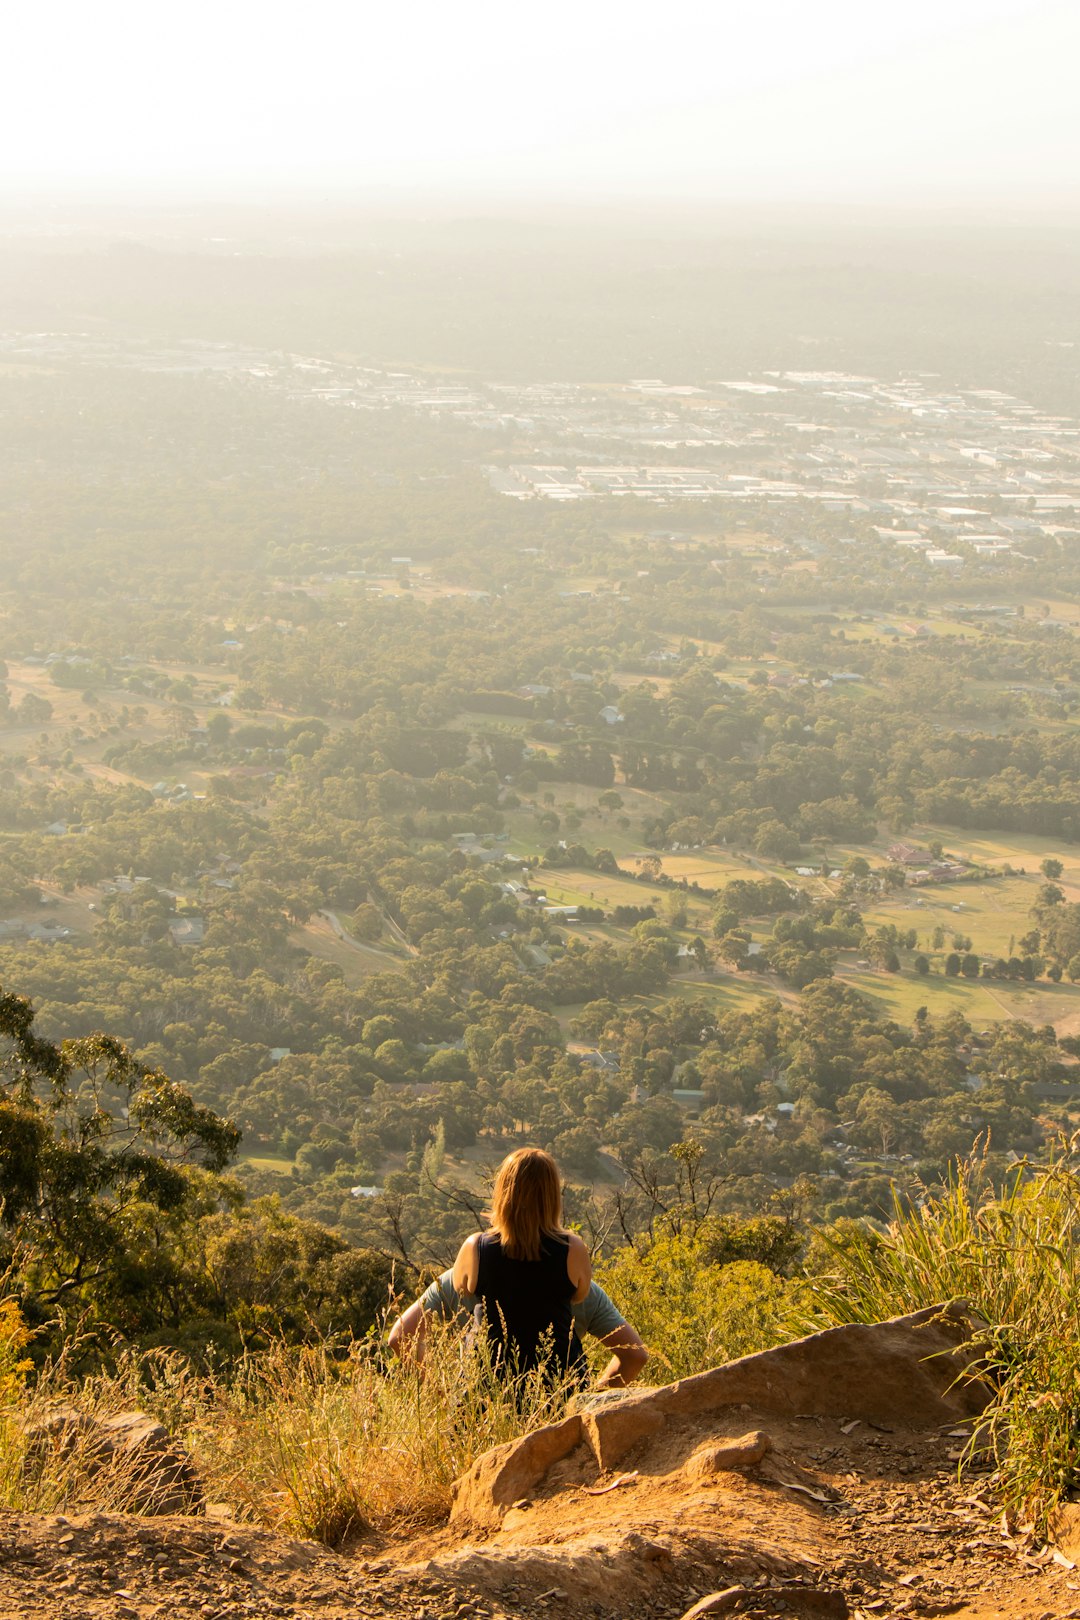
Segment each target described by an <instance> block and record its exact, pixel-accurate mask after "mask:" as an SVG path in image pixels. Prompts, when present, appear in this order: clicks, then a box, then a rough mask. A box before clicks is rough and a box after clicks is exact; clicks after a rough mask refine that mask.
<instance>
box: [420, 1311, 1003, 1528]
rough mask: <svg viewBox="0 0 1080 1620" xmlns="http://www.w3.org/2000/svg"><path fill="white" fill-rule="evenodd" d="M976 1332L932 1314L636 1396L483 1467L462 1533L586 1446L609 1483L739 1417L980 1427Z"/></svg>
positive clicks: (836, 1333) (463, 1513)
mask: <svg viewBox="0 0 1080 1620" xmlns="http://www.w3.org/2000/svg"><path fill="white" fill-rule="evenodd" d="M969 1332H970V1329H969V1325H968V1323H967V1321H966V1319H965V1318H964V1316H963V1314H962V1312H961V1311H960V1310H959V1309H956V1308H953V1307H950V1306H947V1305H940V1306H932V1307H930V1308H929V1309H927V1310H923V1311H917V1312H914V1313H913V1314H911V1315H908V1316H898V1317H894V1318H892V1320H890V1321H887V1322H875V1323H861V1322H856V1323H850V1324H847V1325H845V1326H843V1327H836V1328H829V1329H827V1330H826V1331H825V1332H822V1333H814V1334H811V1335H810V1336H809V1337H808V1338H805V1339H798V1340H796V1341H795V1342H794V1343H792V1344H785V1345H780V1346H779V1347H778V1348H777V1349H775V1350H764V1351H761V1352H760V1353H759V1354H757V1355H753V1356H744V1357H743V1358H742V1359H741V1360H739V1361H731V1362H728V1363H727V1364H726V1365H725V1366H722V1367H715V1368H713V1369H712V1371H710V1372H704V1373H699V1374H698V1375H697V1376H696V1377H693V1378H684V1379H681V1380H680V1381H679V1382H678V1383H675V1384H667V1385H665V1386H663V1387H662V1388H660V1389H645V1390H641V1391H636V1392H631V1393H629V1394H627V1395H626V1396H625V1398H624V1399H622V1400H619V1401H616V1402H613V1403H611V1404H605V1405H602V1406H599V1407H596V1408H595V1409H592V1410H586V1411H584V1412H582V1413H581V1414H580V1416H575V1417H571V1418H567V1419H566V1420H564V1422H562V1423H559V1424H555V1425H552V1426H551V1427H550V1428H546V1429H540V1430H537V1431H535V1432H534V1433H533V1434H530V1435H528V1436H526V1437H525V1439H523V1440H520V1441H512V1442H510V1443H509V1444H508V1445H505V1446H500V1447H498V1448H497V1450H496V1451H494V1452H488V1453H487V1454H486V1455H485V1456H483V1457H481V1458H480V1459H479V1460H478V1461H477V1462H476V1463H475V1464H474V1466H473V1467H472V1468H471V1469H470V1470H469V1472H468V1473H467V1474H465V1475H463V1476H462V1478H461V1479H460V1480H459V1481H458V1482H457V1484H456V1486H455V1495H454V1506H453V1510H452V1514H451V1523H452V1524H456V1525H458V1526H461V1525H464V1524H472V1525H477V1526H481V1527H487V1528H493V1527H495V1526H497V1525H498V1524H499V1523H500V1522H501V1520H502V1517H503V1515H504V1513H505V1512H506V1510H507V1509H508V1508H509V1507H511V1506H512V1505H513V1504H514V1503H515V1502H516V1501H517V1500H518V1499H519V1498H521V1497H523V1496H526V1495H527V1494H528V1493H529V1492H530V1491H532V1490H535V1489H536V1488H537V1486H539V1485H541V1483H542V1481H543V1480H544V1478H545V1476H546V1474H547V1472H548V1470H549V1469H550V1468H551V1466H552V1465H553V1464H554V1463H556V1462H558V1461H560V1460H561V1459H562V1458H564V1457H566V1456H568V1455H569V1454H570V1453H572V1452H573V1451H574V1450H575V1448H576V1447H577V1446H578V1445H579V1444H580V1443H584V1444H585V1445H587V1446H588V1449H589V1451H590V1452H591V1454H592V1457H593V1459H594V1460H595V1464H596V1467H597V1468H598V1469H599V1470H600V1472H601V1473H606V1472H609V1471H610V1470H611V1469H613V1468H615V1467H617V1465H618V1464H619V1463H620V1462H621V1460H622V1459H623V1458H624V1457H625V1456H626V1455H627V1453H628V1452H629V1451H630V1450H631V1449H633V1448H634V1447H636V1446H639V1445H641V1444H642V1443H644V1442H645V1441H647V1440H648V1439H649V1438H650V1437H652V1436H656V1435H659V1434H660V1433H661V1432H662V1431H663V1430H665V1429H666V1428H667V1427H668V1426H669V1425H671V1424H672V1423H678V1422H680V1421H681V1420H692V1421H697V1422H698V1423H700V1422H701V1421H702V1420H703V1419H707V1418H709V1417H712V1416H714V1415H715V1416H718V1415H719V1414H721V1413H723V1412H724V1411H726V1410H728V1409H731V1408H734V1407H739V1406H748V1407H752V1408H753V1409H754V1410H755V1411H756V1412H761V1413H771V1412H775V1413H778V1414H783V1415H792V1416H793V1415H796V1414H799V1413H809V1414H814V1415H816V1416H820V1417H837V1418H847V1419H852V1420H854V1419H861V1420H863V1421H867V1422H871V1423H879V1424H886V1425H902V1426H905V1427H907V1428H911V1429H919V1430H924V1429H931V1428H934V1427H937V1426H938V1425H940V1424H943V1423H946V1422H948V1421H949V1420H957V1421H958V1420H961V1419H964V1418H969V1417H972V1416H973V1415H975V1414H976V1413H978V1412H980V1411H981V1410H982V1408H983V1406H984V1405H985V1404H986V1399H987V1392H986V1390H985V1389H984V1387H983V1386H982V1385H981V1384H979V1383H978V1382H977V1381H976V1380H973V1379H970V1378H966V1377H965V1376H964V1372H965V1368H966V1366H967V1358H966V1357H965V1355H964V1352H963V1350H962V1346H963V1344H964V1342H965V1340H966V1339H967V1338H968V1337H969ZM724 1443H725V1444H726V1445H727V1444H731V1443H732V1442H730V1441H725V1442H724ZM762 1454H763V1455H764V1453H762ZM734 1466H741V1465H739V1464H735V1465H734Z"/></svg>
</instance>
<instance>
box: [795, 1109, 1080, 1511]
mask: <svg viewBox="0 0 1080 1620" xmlns="http://www.w3.org/2000/svg"><path fill="white" fill-rule="evenodd" d="M1077 1146H1078V1144H1077V1142H1076V1140H1075V1139H1074V1141H1073V1142H1072V1143H1070V1144H1069V1148H1068V1150H1067V1151H1066V1152H1065V1153H1064V1154H1063V1155H1062V1156H1061V1157H1060V1158H1058V1159H1057V1160H1056V1161H1055V1162H1053V1163H1051V1164H1050V1165H1049V1166H1048V1167H1046V1168H1043V1169H1040V1170H1037V1171H1034V1172H1033V1171H1032V1170H1031V1169H1030V1168H1029V1167H1028V1166H1025V1165H1021V1166H1020V1167H1019V1168H1017V1169H1016V1170H1015V1171H1014V1172H1013V1173H1012V1174H1011V1176H1010V1178H1009V1180H1008V1182H1007V1184H1006V1185H1005V1187H1004V1189H1003V1190H1001V1191H1000V1192H999V1191H997V1190H996V1189H995V1187H994V1185H993V1182H992V1181H991V1178H990V1174H989V1168H988V1163H987V1160H986V1159H985V1157H972V1158H970V1159H968V1160H966V1161H964V1162H963V1163H962V1164H961V1165H960V1166H959V1167H958V1168H957V1169H956V1171H955V1172H954V1174H953V1176H952V1177H951V1179H950V1181H949V1184H948V1186H947V1188H946V1190H945V1191H944V1192H943V1193H942V1194H941V1195H940V1196H937V1197H932V1198H931V1197H928V1198H926V1199H925V1200H924V1201H923V1202H922V1203H921V1204H920V1205H919V1206H918V1207H916V1208H912V1207H910V1205H908V1204H904V1203H901V1201H900V1199H899V1197H898V1196H895V1195H894V1212H893V1220H892V1222H891V1224H890V1226H889V1228H888V1230H887V1232H886V1233H885V1235H884V1236H879V1235H878V1234H877V1233H875V1232H872V1231H870V1230H867V1229H864V1228H862V1227H859V1226H855V1225H853V1224H848V1225H845V1227H844V1228H843V1230H842V1231H839V1232H834V1233H833V1234H832V1235H831V1237H830V1238H828V1239H827V1243H828V1248H829V1260H828V1264H827V1266H826V1268H825V1270H824V1272H823V1274H822V1275H821V1276H819V1277H818V1278H817V1279H816V1280H815V1281H814V1282H813V1283H812V1284H811V1288H810V1294H811V1297H812V1300H813V1308H812V1311H811V1312H810V1313H809V1314H808V1315H806V1316H804V1317H803V1318H801V1321H800V1325H801V1326H803V1327H804V1328H806V1327H810V1326H814V1327H820V1326H822V1325H827V1324H833V1323H838V1322H874V1321H881V1320H882V1319H883V1318H887V1317H890V1316H896V1315H898V1314H901V1313H903V1312H906V1311H913V1310H919V1309H922V1308H923V1307H924V1306H928V1305H934V1304H937V1303H941V1302H943V1301H947V1300H954V1299H960V1300H963V1301H965V1302H967V1303H968V1305H969V1306H970V1310H971V1314H972V1319H973V1321H974V1322H975V1323H977V1324H978V1326H977V1335H976V1337H975V1339H974V1340H973V1341H972V1344H971V1346H970V1348H971V1349H972V1350H973V1352H974V1354H975V1360H974V1361H973V1363H972V1368H971V1372H972V1374H973V1375H982V1376H984V1377H986V1379H987V1380H988V1382H989V1383H990V1385H991V1387H992V1388H993V1390H994V1392H995V1393H994V1395H993V1397H992V1399H991V1402H990V1405H989V1406H988V1408H987V1410H986V1412H985V1413H984V1415H983V1417H982V1418H981V1419H980V1421H979V1423H978V1424H977V1425H976V1428H975V1432H974V1435H973V1438H972V1441H971V1444H970V1447H969V1454H973V1453H975V1452H976V1451H979V1450H986V1449H989V1451H990V1453H991V1455H992V1456H993V1458H994V1460H995V1462H996V1464H997V1467H998V1469H999V1478H1000V1484H1001V1489H1002V1493H1003V1496H1004V1498H1005V1502H1006V1505H1007V1506H1008V1508H1009V1510H1010V1511H1011V1512H1013V1513H1015V1514H1016V1515H1018V1516H1019V1517H1021V1518H1024V1519H1030V1520H1032V1521H1033V1522H1034V1523H1035V1524H1036V1525H1037V1526H1038V1528H1039V1529H1040V1530H1042V1531H1045V1529H1046V1526H1047V1523H1048V1520H1049V1517H1050V1515H1051V1514H1052V1512H1053V1510H1054V1508H1055V1507H1056V1506H1057V1505H1058V1504H1059V1503H1060V1502H1061V1501H1063V1500H1064V1499H1065V1498H1066V1497H1067V1496H1069V1495H1070V1494H1071V1493H1072V1492H1074V1491H1075V1489H1076V1487H1077V1483H1078V1482H1080V1425H1078V1423H1077V1412H1078V1411H1080V1181H1078V1180H1077V1172H1078V1170H1080V1156H1078V1154H1077ZM984 1324H985V1325H984Z"/></svg>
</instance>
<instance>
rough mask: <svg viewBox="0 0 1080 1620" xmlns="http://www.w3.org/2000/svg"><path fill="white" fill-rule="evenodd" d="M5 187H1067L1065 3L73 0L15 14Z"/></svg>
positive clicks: (1028, 190) (753, 193)
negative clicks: (181, 2)
mask: <svg viewBox="0 0 1080 1620" xmlns="http://www.w3.org/2000/svg"><path fill="white" fill-rule="evenodd" d="M6 32H7V59H8V67H9V74H8V76H7V80H8V82H7V83H6V85H5V93H4V99H3V106H2V108H0V154H2V155H0V185H2V186H3V187H4V188H5V189H6V190H8V191H9V192H10V191H12V190H14V191H27V190H30V191H33V190H35V189H37V190H40V189H41V188H46V189H49V190H55V189H65V188H70V187H71V186H72V185H81V186H88V187H90V188H93V189H97V188H99V187H102V186H108V187H122V188H135V189H145V188H146V187H147V186H148V185H149V186H154V187H161V186H174V187H184V188H191V187H194V188H196V189H200V190H208V189H211V188H213V189H215V190H218V191H221V190H225V191H233V190H235V189H236V188H237V187H244V186H252V187H258V188H265V187H267V186H270V187H287V188H292V189H304V188H309V187H312V186H315V187H319V186H322V187H326V188H331V189H335V190H339V189H343V188H344V189H346V190H350V191H373V190H374V191H378V190H381V189H394V188H425V187H433V188H447V189H452V190H454V191H457V192H468V191H473V192H477V193H490V194H493V195H494V194H498V195H504V196H507V195H508V196H515V195H519V194H534V195H537V194H539V195H543V194H547V195H562V196H566V197H571V198H572V197H575V196H578V197H588V196H595V195H605V194H606V195H611V196H613V197H623V198H628V197H634V196H641V197H649V196H662V195H666V196H670V197H675V198H687V199H689V198H694V197H704V198H720V199H723V198H726V197H731V198H735V199H747V198H761V199H764V200H767V201H768V200H778V201H786V200H793V199H801V200H812V199H815V198H822V199H828V200H840V201H849V200H855V201H860V202H882V201H884V202H888V201H890V200H892V199H896V200H898V201H928V202H931V203H935V202H937V203H940V202H947V203H950V204H958V205H961V206H963V205H964V204H965V203H968V204H975V205H978V204H979V203H980V202H982V201H991V200H992V201H1001V202H1004V203H1006V204H1009V205H1013V204H1023V203H1030V202H1039V201H1049V202H1053V201H1055V200H1060V199H1063V198H1066V197H1068V196H1069V195H1070V193H1071V194H1072V195H1074V196H1075V192H1076V181H1075V171H1076V160H1077V156H1078V154H1080V112H1078V107H1080V101H1078V98H1077V97H1076V94H1075V72H1076V64H1077V62H1078V60H1080V7H1077V6H1076V4H1075V3H1072V0H1068V3H1061V4H1038V3H1032V0H912V3H909V4H907V5H904V6H902V7H901V6H896V5H882V4H866V3H865V0H822V3H820V4H817V5H806V4H804V3H803V0H761V3H757V4H753V5H751V4H745V3H741V0H740V3H738V4H736V3H734V0H719V3H713V4H706V3H700V0H696V3H689V0H675V3H673V4H668V5H667V6H664V7H651V6H650V7H645V6H642V5H640V4H639V5H636V6H630V7H627V6H626V5H625V4H615V3H613V0H592V3H590V4H588V5H585V6H582V5H580V4H578V3H574V4H571V3H569V0H552V3H549V4H547V5H545V6H543V7H520V6H518V7H515V6H507V5H505V4H495V3H494V0H465V4H464V5H460V6H446V5H443V4H435V3H433V0H414V3H413V4H411V5H408V6H400V7H396V8H392V7H385V8H382V7H375V6H372V5H360V6H357V5H350V6H346V5H343V4H338V3H334V0H313V3H311V4H307V5H304V6H300V5H282V4H277V5H272V6H269V7H267V6H265V5H262V4H254V3H253V0H232V3H230V4H227V5H225V6H224V7H223V6H221V5H219V4H215V3H211V0H191V3H190V4H188V5H187V6H185V7H183V8H169V7H160V6H147V5H145V4H144V3H136V0H102V3H101V4H98V5H96V6H92V7H89V6H85V5H82V4H73V3H71V0H59V3H56V4H51V5H47V6H38V7H23V8H21V15H18V16H9V18H8V20H7V25H6Z"/></svg>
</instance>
